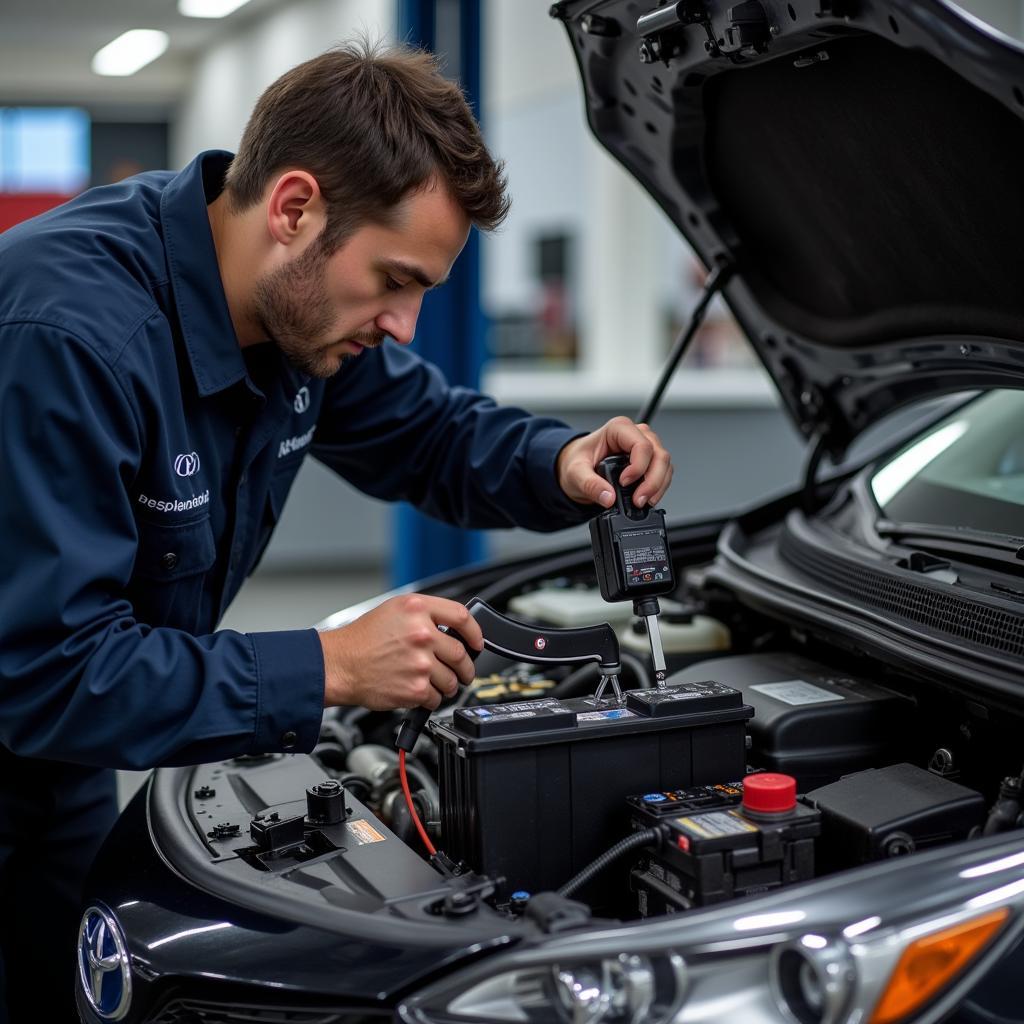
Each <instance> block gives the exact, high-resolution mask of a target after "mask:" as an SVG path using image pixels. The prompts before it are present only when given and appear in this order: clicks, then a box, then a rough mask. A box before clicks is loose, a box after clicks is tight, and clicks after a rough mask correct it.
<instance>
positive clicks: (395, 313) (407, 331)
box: [377, 299, 421, 345]
mask: <svg viewBox="0 0 1024 1024" xmlns="http://www.w3.org/2000/svg"><path fill="white" fill-rule="evenodd" d="M420 302H421V300H420V299H416V300H410V301H409V302H406V303H403V304H402V305H400V306H397V305H396V306H394V307H392V308H391V309H388V310H386V311H385V312H384V313H382V314H381V315H380V316H379V317H378V318H377V327H378V328H379V329H380V330H382V331H383V332H384V333H385V334H388V335H390V336H391V337H392V338H394V339H395V341H397V342H398V343H399V345H408V344H409V343H410V342H411V341H412V339H413V337H415V335H416V320H417V319H418V318H419V315H420Z"/></svg>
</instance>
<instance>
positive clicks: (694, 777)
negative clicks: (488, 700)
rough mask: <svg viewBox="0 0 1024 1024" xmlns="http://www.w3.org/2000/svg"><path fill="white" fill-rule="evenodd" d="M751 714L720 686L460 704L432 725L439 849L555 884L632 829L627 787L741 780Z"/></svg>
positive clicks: (521, 886) (522, 882) (480, 868)
mask: <svg viewBox="0 0 1024 1024" xmlns="http://www.w3.org/2000/svg"><path fill="white" fill-rule="evenodd" d="M752 713H753V712H752V711H751V709H750V708H749V707H747V706H746V705H744V704H743V702H742V699H741V697H740V694H739V692H738V691H737V690H734V689H732V688H731V687H727V686H723V685H721V684H720V683H717V682H699V683H691V684H688V685H686V686H680V687H669V688H665V689H662V690H630V691H627V692H626V693H625V695H624V700H623V701H622V703H619V702H616V701H614V700H608V699H606V700H597V699H595V698H593V697H583V698H577V699H572V700H557V699H555V698H546V699H543V700H535V701H523V702H519V703H512V704H500V705H489V706H487V707H474V708H460V709H459V710H457V711H456V712H455V713H454V715H452V717H451V719H450V721H448V722H443V721H442V722H432V723H431V725H430V730H431V733H432V735H433V737H434V739H435V741H436V743H437V750H438V768H439V772H438V780H439V785H440V791H441V834H442V844H443V847H444V849H445V852H446V853H447V854H448V855H449V856H450V857H453V858H454V859H456V860H460V861H464V862H465V863H466V864H468V865H469V866H470V867H471V868H472V869H473V870H474V871H477V872H479V873H481V874H486V875H489V876H491V877H495V876H502V877H503V878H504V879H505V883H504V885H503V887H502V889H501V892H503V893H507V892H510V891H512V890H516V889H518V890H527V891H530V892H537V891H539V890H545V889H557V888H558V887H559V886H560V885H563V884H564V883H565V882H567V881H568V880H569V879H570V878H571V877H572V876H573V875H574V874H576V872H578V871H579V870H581V869H582V868H584V867H585V866H586V865H587V864H589V863H590V862H591V861H592V860H594V859H595V858H596V857H598V856H599V855H600V854H602V853H603V852H604V851H605V850H606V849H607V848H608V846H609V845H610V843H612V842H614V841H615V839H616V838H618V837H620V836H622V835H624V834H625V833H626V832H627V831H628V828H629V811H628V807H627V804H626V797H627V796H628V795H629V794H630V793H636V792H648V791H654V790H658V789H662V788H667V787H669V786H673V787H678V786H680V785H681V786H684V787H688V786H693V785H700V784H705V783H714V782H715V781H717V780H719V779H723V778H725V779H729V778H736V777H742V775H743V771H744V767H745V764H744V762H745V728H744V727H745V723H746V722H747V720H748V719H749V718H750V716H751V714H752Z"/></svg>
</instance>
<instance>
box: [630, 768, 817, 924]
mask: <svg viewBox="0 0 1024 1024" xmlns="http://www.w3.org/2000/svg"><path fill="white" fill-rule="evenodd" d="M658 796H663V797H665V799H663V800H659V799H658ZM628 804H629V806H630V808H631V810H632V813H633V826H634V828H636V829H647V828H651V827H658V828H660V830H661V831H662V834H663V838H662V842H661V844H660V845H659V846H658V847H657V848H656V849H654V850H652V851H648V852H645V853H644V854H643V855H642V857H641V858H640V859H638V861H637V862H636V863H635V865H634V867H633V870H632V871H631V873H630V888H631V889H632V890H633V892H634V894H635V895H636V906H637V909H638V911H639V913H640V916H641V917H652V916H655V915H660V914H670V913H674V912H675V911H677V910H688V909H690V908H691V907H697V906H706V905H708V904H712V903H720V902H721V901H723V900H728V899H732V898H734V897H738V896H749V895H751V894H753V893H758V892H765V891H767V890H769V889H775V888H778V887H779V886H783V885H790V884H792V883H794V882H802V881H805V880H806V879H809V878H813V877H814V844H815V839H816V838H817V837H818V836H819V835H820V833H821V813H820V812H819V811H817V810H815V809H814V808H812V807H809V806H807V805H806V804H804V803H801V802H800V801H798V800H797V797H796V780H795V779H793V778H792V777H791V776H788V775H779V774H776V773H769V772H766V773H764V774H759V775H750V776H748V777H747V778H746V780H744V782H742V783H735V782H734V783H728V784H723V785H720V786H707V787H703V788H702V789H693V788H690V789H687V790H684V791H671V790H670V791H666V792H664V793H660V794H659V793H648V794H645V795H644V796H642V797H634V798H631V799H630V800H629V801H628Z"/></svg>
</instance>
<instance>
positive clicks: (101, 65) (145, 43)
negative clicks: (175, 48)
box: [92, 28, 169, 76]
mask: <svg viewBox="0 0 1024 1024" xmlns="http://www.w3.org/2000/svg"><path fill="white" fill-rule="evenodd" d="M168 42H169V40H168V38H167V33H166V32H160V31H159V30H157V29H154V28H133V29H131V30H130V31H129V32H125V33H123V34H122V35H119V36H118V37H117V38H116V39H115V40H113V41H112V42H109V43H107V45H106V46H104V47H103V49H101V50H97V51H96V54H95V56H94V57H93V59H92V69H93V71H94V72H95V73H96V74H97V75H119V76H124V75H134V74H135V72H136V71H138V70H139V69H140V68H144V67H145V66H146V65H147V64H149V63H151V62H152V61H154V60H156V59H157V57H159V56H160V55H161V54H162V53H163V52H164V51H165V50H166V49H167V44H168Z"/></svg>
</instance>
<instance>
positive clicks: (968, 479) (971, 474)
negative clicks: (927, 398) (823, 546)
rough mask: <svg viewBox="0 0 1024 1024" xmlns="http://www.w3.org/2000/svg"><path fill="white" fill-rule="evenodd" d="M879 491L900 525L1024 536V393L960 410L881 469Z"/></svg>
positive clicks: (875, 487) (986, 398) (874, 483)
mask: <svg viewBox="0 0 1024 1024" xmlns="http://www.w3.org/2000/svg"><path fill="white" fill-rule="evenodd" d="M871 490H872V493H873V494H874V497H875V501H877V502H878V505H879V507H880V508H881V509H882V511H883V512H884V514H885V516H886V517H887V518H888V519H891V520H893V521H895V522H899V523H927V524H930V525H938V526H951V527H954V528H956V527H967V528H970V529H973V530H986V531H993V532H996V533H1003V534H1008V535H1010V536H1020V535H1022V534H1024V515H1022V512H1021V506H1024V392H1022V391H991V392H989V393H988V394H985V395H982V396H981V397H979V398H977V399H976V400H975V401H973V402H971V403H970V404H969V405H967V406H965V407H963V408H961V409H959V410H957V412H955V413H953V414H952V415H951V416H949V417H947V418H946V419H945V420H943V421H942V422H941V423H940V424H939V425H938V426H936V427H934V428H932V429H931V430H928V431H927V432H926V433H925V434H923V435H922V436H921V437H919V438H917V439H915V440H914V441H913V442H912V443H911V444H909V445H907V446H906V447H905V448H904V449H903V450H902V451H901V452H900V453H899V454H898V455H896V456H895V458H893V459H890V460H889V462H887V463H886V464H885V465H884V466H883V467H882V468H881V469H879V470H878V471H877V472H876V473H875V475H874V476H873V477H872V480H871Z"/></svg>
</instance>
